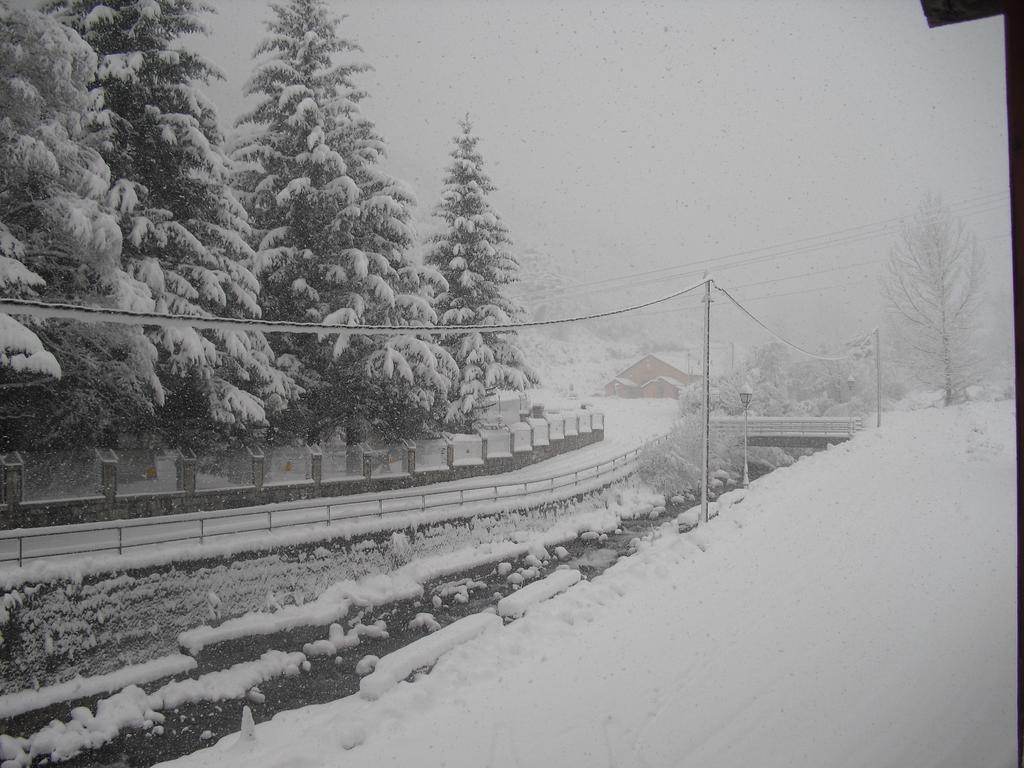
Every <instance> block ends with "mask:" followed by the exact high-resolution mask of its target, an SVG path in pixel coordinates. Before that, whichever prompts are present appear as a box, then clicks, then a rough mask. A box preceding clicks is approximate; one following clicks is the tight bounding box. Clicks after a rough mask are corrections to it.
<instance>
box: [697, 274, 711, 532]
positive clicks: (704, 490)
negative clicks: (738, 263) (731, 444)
mask: <svg viewBox="0 0 1024 768" xmlns="http://www.w3.org/2000/svg"><path fill="white" fill-rule="evenodd" d="M702 387H703V390H702V391H703V395H702V397H701V399H700V402H701V420H700V427H701V441H700V444H701V456H702V459H701V481H700V516H701V518H702V520H703V521H704V522H705V523H706V522H707V521H708V453H709V449H710V446H709V440H710V435H709V431H710V430H709V428H710V426H711V425H710V419H711V279H710V278H709V277H707V276H706V275H705V280H704V376H703V382H702Z"/></svg>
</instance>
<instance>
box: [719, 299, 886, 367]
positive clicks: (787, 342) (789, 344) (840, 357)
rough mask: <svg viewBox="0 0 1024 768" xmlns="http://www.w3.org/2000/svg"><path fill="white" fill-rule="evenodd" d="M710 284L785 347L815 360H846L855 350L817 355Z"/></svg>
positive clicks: (861, 341)
mask: <svg viewBox="0 0 1024 768" xmlns="http://www.w3.org/2000/svg"><path fill="white" fill-rule="evenodd" d="M711 285H712V286H713V287H714V288H715V289H716V290H717V291H719V292H720V293H723V294H725V296H726V298H728V299H729V301H731V302H732V303H733V304H735V305H736V307H737V309H739V310H740V311H741V312H743V314H745V315H746V316H747V317H749V318H750V319H751V320H753V321H754V322H755V323H757V324H758V325H759V326H761V327H762V328H763V329H764V330H766V331H767V332H768V333H769V334H771V335H772V336H774V337H775V338H776V339H777V340H779V341H780V342H782V343H783V344H785V345H786V346H787V347H791V348H793V349H795V350H796V351H797V352H800V353H802V354H804V355H807V356H808V357H813V358H815V359H816V360H846V359H848V358H850V357H853V355H854V354H855V352H856V350H855V349H851V350H850V351H849V352H847V353H846V354H845V355H838V356H832V355H818V354H815V353H814V352H811V351H809V350H806V349H804V348H803V347H801V346H799V345H797V344H794V343H793V342H791V341H790V340H789V339H786V338H783V337H782V336H780V335H779V334H778V333H776V332H775V331H773V330H772V329H771V328H769V327H768V326H767V325H765V324H764V323H763V322H761V320H760V319H759V318H758V317H757V316H755V315H754V314H753V313H752V312H751V311H750V310H749V309H747V308H746V307H744V306H743V305H742V304H740V303H739V302H738V301H736V299H734V298H733V297H732V294H730V293H729V292H728V291H727V290H725V288H722V287H720V286H718V285H715V284H714V282H712V283H711ZM874 332H875V329H874V328H872V329H871V330H870V331H868V332H867V333H866V334H864V336H862V337H858V338H857V340H856V341H855V342H853V343H852V344H851V345H850V346H859V345H860V344H863V343H864V342H865V341H867V340H868V339H869V338H871V334H873V333H874Z"/></svg>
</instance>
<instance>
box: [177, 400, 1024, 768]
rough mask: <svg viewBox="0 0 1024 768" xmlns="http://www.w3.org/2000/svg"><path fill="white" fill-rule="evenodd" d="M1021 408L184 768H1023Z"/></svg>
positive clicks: (833, 466)
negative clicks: (393, 682)
mask: <svg viewBox="0 0 1024 768" xmlns="http://www.w3.org/2000/svg"><path fill="white" fill-rule="evenodd" d="M1011 407H1012V406H1011V404H1010V403H999V404H977V405H972V406H967V407H964V408H958V409H948V410H927V411H918V412H914V413H905V414H893V415H891V416H887V424H886V426H884V427H883V428H882V429H880V430H874V431H870V432H866V433H863V434H861V435H859V436H858V437H857V438H856V439H855V440H853V441H852V442H850V443H848V444H845V445H843V446H841V447H838V448H835V449H833V450H830V451H828V452H823V453H819V454H817V455H815V456H812V457H810V458H807V459H803V460H801V461H799V462H798V463H797V464H795V465H794V466H792V467H789V468H786V469H780V470H778V471H776V472H774V473H773V474H771V475H768V476H766V477H764V478H762V479H760V480H758V481H757V482H755V483H754V484H753V485H752V486H751V489H750V492H749V493H748V495H747V496H746V498H745V499H744V500H743V501H742V502H740V503H738V504H736V505H734V506H732V507H731V508H730V509H728V510H726V511H724V512H723V513H722V515H721V516H719V517H718V518H716V519H714V520H712V522H711V523H710V524H709V525H705V526H701V527H700V528H698V529H697V530H696V531H694V532H693V533H689V534H682V535H680V534H678V533H675V532H671V531H668V530H666V531H665V535H663V536H662V537H661V538H659V539H657V540H656V541H654V542H652V543H651V544H649V545H646V546H643V547H642V548H641V550H640V552H639V553H638V554H637V555H635V556H634V557H632V558H629V559H627V560H624V561H620V562H619V563H618V564H617V565H616V566H614V567H612V568H611V569H609V570H608V571H606V572H605V573H604V574H603V575H602V576H600V577H598V578H597V579H595V580H594V581H592V582H583V583H581V584H578V585H576V586H575V587H573V588H571V589H570V590H569V591H568V592H566V593H565V594H563V595H561V596H558V597H555V598H553V599H551V600H550V601H548V602H546V603H544V604H541V605H538V606H535V607H534V608H533V609H532V610H531V611H530V612H529V613H528V614H527V615H526V617H525V618H523V619H520V620H518V621H516V622H514V623H513V624H511V625H509V626H508V627H506V628H504V629H502V630H501V631H498V632H493V633H489V634H488V635H486V636H483V637H480V638H477V639H475V640H472V641H470V642H468V643H467V644H465V645H463V646H461V647H459V648H457V649H455V650H453V651H451V652H450V653H448V654H447V655H446V656H445V657H443V658H442V659H441V660H440V661H439V662H438V664H437V666H436V667H435V668H434V669H433V671H432V672H431V673H430V675H428V676H426V677H424V678H421V679H418V680H417V681H416V682H414V683H412V684H399V685H398V686H397V687H395V688H394V689H393V690H391V691H390V692H388V693H387V694H385V695H384V696H382V697H381V699H379V700H378V701H375V702H367V701H365V700H362V699H360V698H359V697H349V698H346V699H342V700H340V701H338V702H334V703H332V704H329V705H324V706H318V707H308V708H306V709H303V710H298V711H295V712H288V713H284V714H282V715H279V716H278V717H277V718H275V719H274V720H273V721H270V722H269V723H263V724H260V725H258V726H257V727H256V734H255V741H252V742H247V743H245V744H238V745H236V744H235V742H236V740H237V737H236V736H228V737H226V738H225V739H223V740H222V741H221V742H220V743H219V744H218V745H217V746H215V747H214V748H212V749H208V750H205V751H202V752H199V753H196V754H194V755H192V756H190V757H188V758H184V759H182V760H180V761H178V763H177V765H180V766H186V765H188V766H217V768H230V766H244V765H250V764H253V761H254V760H256V761H258V762H259V764H260V765H262V766H285V765H299V764H301V765H307V766H318V765H342V764H344V765H346V766H375V767H376V766H385V765H396V766H398V765H402V766H404V765H413V764H424V765H427V764H429V765H441V764H445V765H447V766H449V768H454V767H455V766H480V765H491V766H496V767H500V766H517V765H521V766H526V765H534V764H538V765H546V764H551V762H552V761H555V762H556V763H557V764H558V765H568V766H594V765H602V766H603V765H618V766H626V765H628V766H669V765H680V764H686V765H689V766H714V767H715V768H726V767H728V766H744V768H746V767H747V766H751V765H757V766H759V767H761V768H764V767H766V766H769V767H770V766H780V767H781V766H821V765H828V766H834V767H837V768H843V766H850V767H851V768H852V767H854V766H868V765H908V766H910V765H913V766H918V765H929V766H949V767H950V768H952V767H953V766H965V765H979V766H980V765H1010V764H1011V763H1012V761H1013V759H1014V758H1013V755H1014V748H1015V726H1014V706H1015V702H1014V693H1013V682H1012V681H1013V674H1014V669H1015V662H1014V656H1015V643H1014V640H1015V620H1014V619H1015V609H1014V602H1015V585H1014V574H1015V557H1014V544H1013V540H1014V537H1013V533H1014V525H1015V520H1014V512H1015V503H1014V502H1015V498H1014V472H1015V457H1014V450H1013V424H1012V422H1013V416H1012V411H1011ZM341 749H345V750H348V751H347V752H345V753H342V752H341V751H340V750H341Z"/></svg>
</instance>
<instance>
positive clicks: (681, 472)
mask: <svg viewBox="0 0 1024 768" xmlns="http://www.w3.org/2000/svg"><path fill="white" fill-rule="evenodd" d="M710 449H711V450H710V454H709V465H710V469H711V472H712V473H713V472H714V471H715V470H726V471H731V472H733V473H735V471H736V470H737V468H739V469H740V470H741V471H742V467H743V448H742V446H741V445H740V446H737V442H736V437H735V436H734V435H726V434H722V433H716V432H712V433H711V440H710ZM701 461H702V451H701V424H700V416H699V415H694V414H690V415H687V416H684V417H683V418H682V419H680V420H679V422H678V424H677V425H676V427H675V428H674V429H673V430H672V431H671V432H670V433H669V435H668V437H667V439H666V440H665V442H663V443H661V444H659V445H654V446H650V447H648V448H646V449H645V450H644V452H643V453H642V454H641V456H640V468H639V471H640V478H641V479H642V480H643V481H644V482H645V483H647V484H648V485H649V486H651V487H652V488H653V489H654V490H655V491H657V492H658V493H661V494H664V495H665V497H666V498H670V497H672V496H676V495H685V494H688V493H689V494H693V493H695V492H696V491H697V490H698V489H699V488H700V478H701Z"/></svg>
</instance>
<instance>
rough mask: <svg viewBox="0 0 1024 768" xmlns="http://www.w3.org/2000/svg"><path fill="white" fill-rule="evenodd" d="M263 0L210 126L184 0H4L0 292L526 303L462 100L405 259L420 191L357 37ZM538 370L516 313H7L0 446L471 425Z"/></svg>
mask: <svg viewBox="0 0 1024 768" xmlns="http://www.w3.org/2000/svg"><path fill="white" fill-rule="evenodd" d="M271 7H272V10H273V18H272V19H271V20H270V21H269V22H268V23H267V29H268V36H267V38H266V39H265V40H263V41H262V42H261V43H260V44H259V45H258V47H257V48H256V51H255V53H254V66H253V71H252V75H251V77H250V79H249V81H248V83H247V84H246V86H245V93H246V94H247V95H249V96H252V97H255V106H254V107H253V108H252V109H251V111H249V112H248V113H246V114H244V115H243V116H242V117H241V118H240V119H239V120H238V123H237V126H236V135H234V136H232V138H231V139H230V140H228V139H227V138H226V137H225V136H224V135H222V133H221V130H220V128H219V127H218V121H217V114H216V109H215V105H213V104H212V103H210V102H209V101H208V100H207V99H206V98H205V97H204V96H203V94H202V92H201V91H200V90H199V86H200V85H202V84H204V83H207V82H208V81H209V80H210V79H211V78H214V77H218V76H219V75H218V73H217V70H216V69H215V67H214V66H213V65H212V64H211V63H210V62H207V61H205V60H204V59H203V58H201V57H200V56H198V55H197V54H195V53H194V52H192V51H189V50H188V48H187V46H186V45H185V43H184V42H183V38H185V36H187V35H190V34H193V33H197V32H204V31H205V28H204V26H203V20H202V16H203V14H204V13H205V12H207V9H206V6H205V4H204V3H202V2H200V0H102V2H101V1H100V0H49V1H48V2H46V3H45V5H44V6H43V8H42V10H41V11H38V12H37V11H23V10H13V9H11V8H10V7H9V6H8V5H7V4H6V3H5V2H3V0H0V292H2V294H3V295H5V296H8V297H18V298H38V299H42V300H45V301H60V302H70V303H81V304H89V305H98V306H108V307H116V308H122V309H131V310H147V311H156V312H168V313H174V314H184V315H194V316H197V317H203V316H214V315H216V316H228V317H236V318H264V319H268V320H295V321H307V322H315V323H318V322H327V323H342V324H347V325H360V324H387V325H395V326H407V325H419V324H436V325H453V324H483V325H487V324H495V323H505V322H509V321H514V320H517V319H520V318H522V316H523V310H522V309H521V308H520V305H519V304H518V303H516V302H515V301H514V300H513V299H511V298H509V296H510V295H511V290H510V286H512V284H513V283H515V282H516V280H517V278H518V272H519V266H518V263H517V260H516V258H515V257H514V256H513V254H512V252H511V250H510V247H511V241H510V238H509V234H508V231H507V229H506V228H505V226H504V225H503V224H502V222H501V219H500V217H499V216H498V214H497V213H496V212H494V211H493V210H492V209H491V207H490V204H489V202H488V194H489V193H490V192H492V191H493V189H494V186H493V184H492V183H491V181H490V179H489V178H488V177H487V175H486V173H485V172H484V170H483V159H482V157H481V155H480V153H479V151H478V149H477V142H478V139H477V137H476V136H475V135H474V134H473V132H472V126H471V124H470V122H469V120H468V118H467V119H466V120H464V121H463V122H462V123H461V125H460V131H459V133H458V135H457V136H456V138H455V141H454V148H453V150H452V153H451V164H450V165H449V167H448V172H447V176H446V178H445V189H444V193H443V195H442V198H441V201H440V205H439V206H438V208H437V215H438V216H439V218H440V220H441V221H442V222H443V224H444V230H443V231H442V232H441V233H440V234H438V235H437V236H436V237H435V238H433V239H432V240H431V241H430V243H429V244H427V245H428V248H429V251H428V255H427V258H426V263H424V264H421V263H418V261H417V259H416V258H415V249H416V247H417V245H418V238H417V235H416V233H415V231H414V228H413V225H412V220H413V216H412V211H413V207H414V205H415V198H414V196H413V194H412V192H411V190H410V189H408V188H407V187H406V186H405V185H404V184H403V183H402V182H400V181H398V180H397V179H395V178H393V177H391V176H390V175H389V174H388V173H387V172H386V171H385V170H384V169H383V166H382V163H381V161H382V159H383V157H384V154H385V150H386V145H385V142H384V140H383V138H382V137H381V136H380V135H379V134H378V132H377V130H376V128H375V126H374V124H373V122H372V121H371V120H369V119H368V118H367V117H366V116H365V115H364V114H362V112H361V111H360V102H361V101H362V99H363V98H364V97H365V96H366V93H365V92H364V91H362V90H361V89H360V88H359V86H358V84H357V78H358V76H359V75H360V74H361V73H362V72H364V71H366V70H367V69H368V68H369V67H368V66H367V65H366V64H364V63H358V62H355V60H354V57H355V54H358V52H359V51H360V48H359V46H358V45H357V44H356V43H355V42H353V41H351V40H349V39H346V38H344V37H342V36H341V34H340V33H339V25H340V21H339V20H338V19H337V18H334V17H332V16H331V14H330V13H329V12H328V10H327V7H326V3H325V2H324V0H288V1H287V2H282V3H280V4H275V5H273V6H271ZM536 381H537V377H536V375H535V373H534V372H533V370H532V369H531V368H530V366H529V365H528V364H527V362H526V361H525V360H524V358H523V354H522V352H521V351H520V349H519V347H518V345H517V341H516V338H515V335H514V334H512V333H505V332H501V333H499V332H479V333H469V334H451V335H447V336H430V335H427V334H417V333H413V332H409V333H396V334H394V335H391V336H371V335H361V334H358V333H355V334H345V335H338V334H333V335H328V334H325V335H324V336H323V337H322V338H321V337H319V336H315V335H301V334H277V333H267V334H265V333H259V332H248V331H247V332H241V331H223V332H222V331H217V332H212V331H199V330H194V329H189V330H183V329H178V328H158V327H150V326H147V327H141V326H140V327H131V326H124V325H114V324H85V323H76V322H70V321H62V320H45V321H38V320H32V319H29V318H25V317H20V316H10V315H4V314H0V395H2V397H0V451H2V450H10V449H13V448H21V449H38V448H61V447H69V446H110V447H117V446H118V445H124V444H126V443H131V444H134V445H139V444H170V445H185V446H189V447H193V448H200V449H202V448H208V447H210V446H213V445H225V444H231V443H238V442H244V441H252V440H254V439H259V440H262V441H266V442H274V443H293V442H312V441H322V440H327V439H330V438H332V437H334V436H337V435H339V434H344V435H345V436H346V438H347V439H348V441H349V442H353V441H356V440H361V439H365V438H367V437H369V436H371V435H373V436H377V437H381V438H385V439H389V438H395V437H399V436H405V437H408V436H415V435H418V434H422V433H426V432H432V431H436V430H439V429H441V428H442V427H443V428H447V429H454V430H460V429H465V428H467V427H468V426H469V425H471V424H472V422H473V420H474V418H475V415H476V414H477V412H478V410H479V408H480V407H481V405H482V404H483V403H484V401H485V400H486V398H487V396H488V394H489V393H491V392H493V391H495V390H497V389H518V390H521V389H524V388H526V387H528V386H531V385H532V384H534V383H536Z"/></svg>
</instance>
